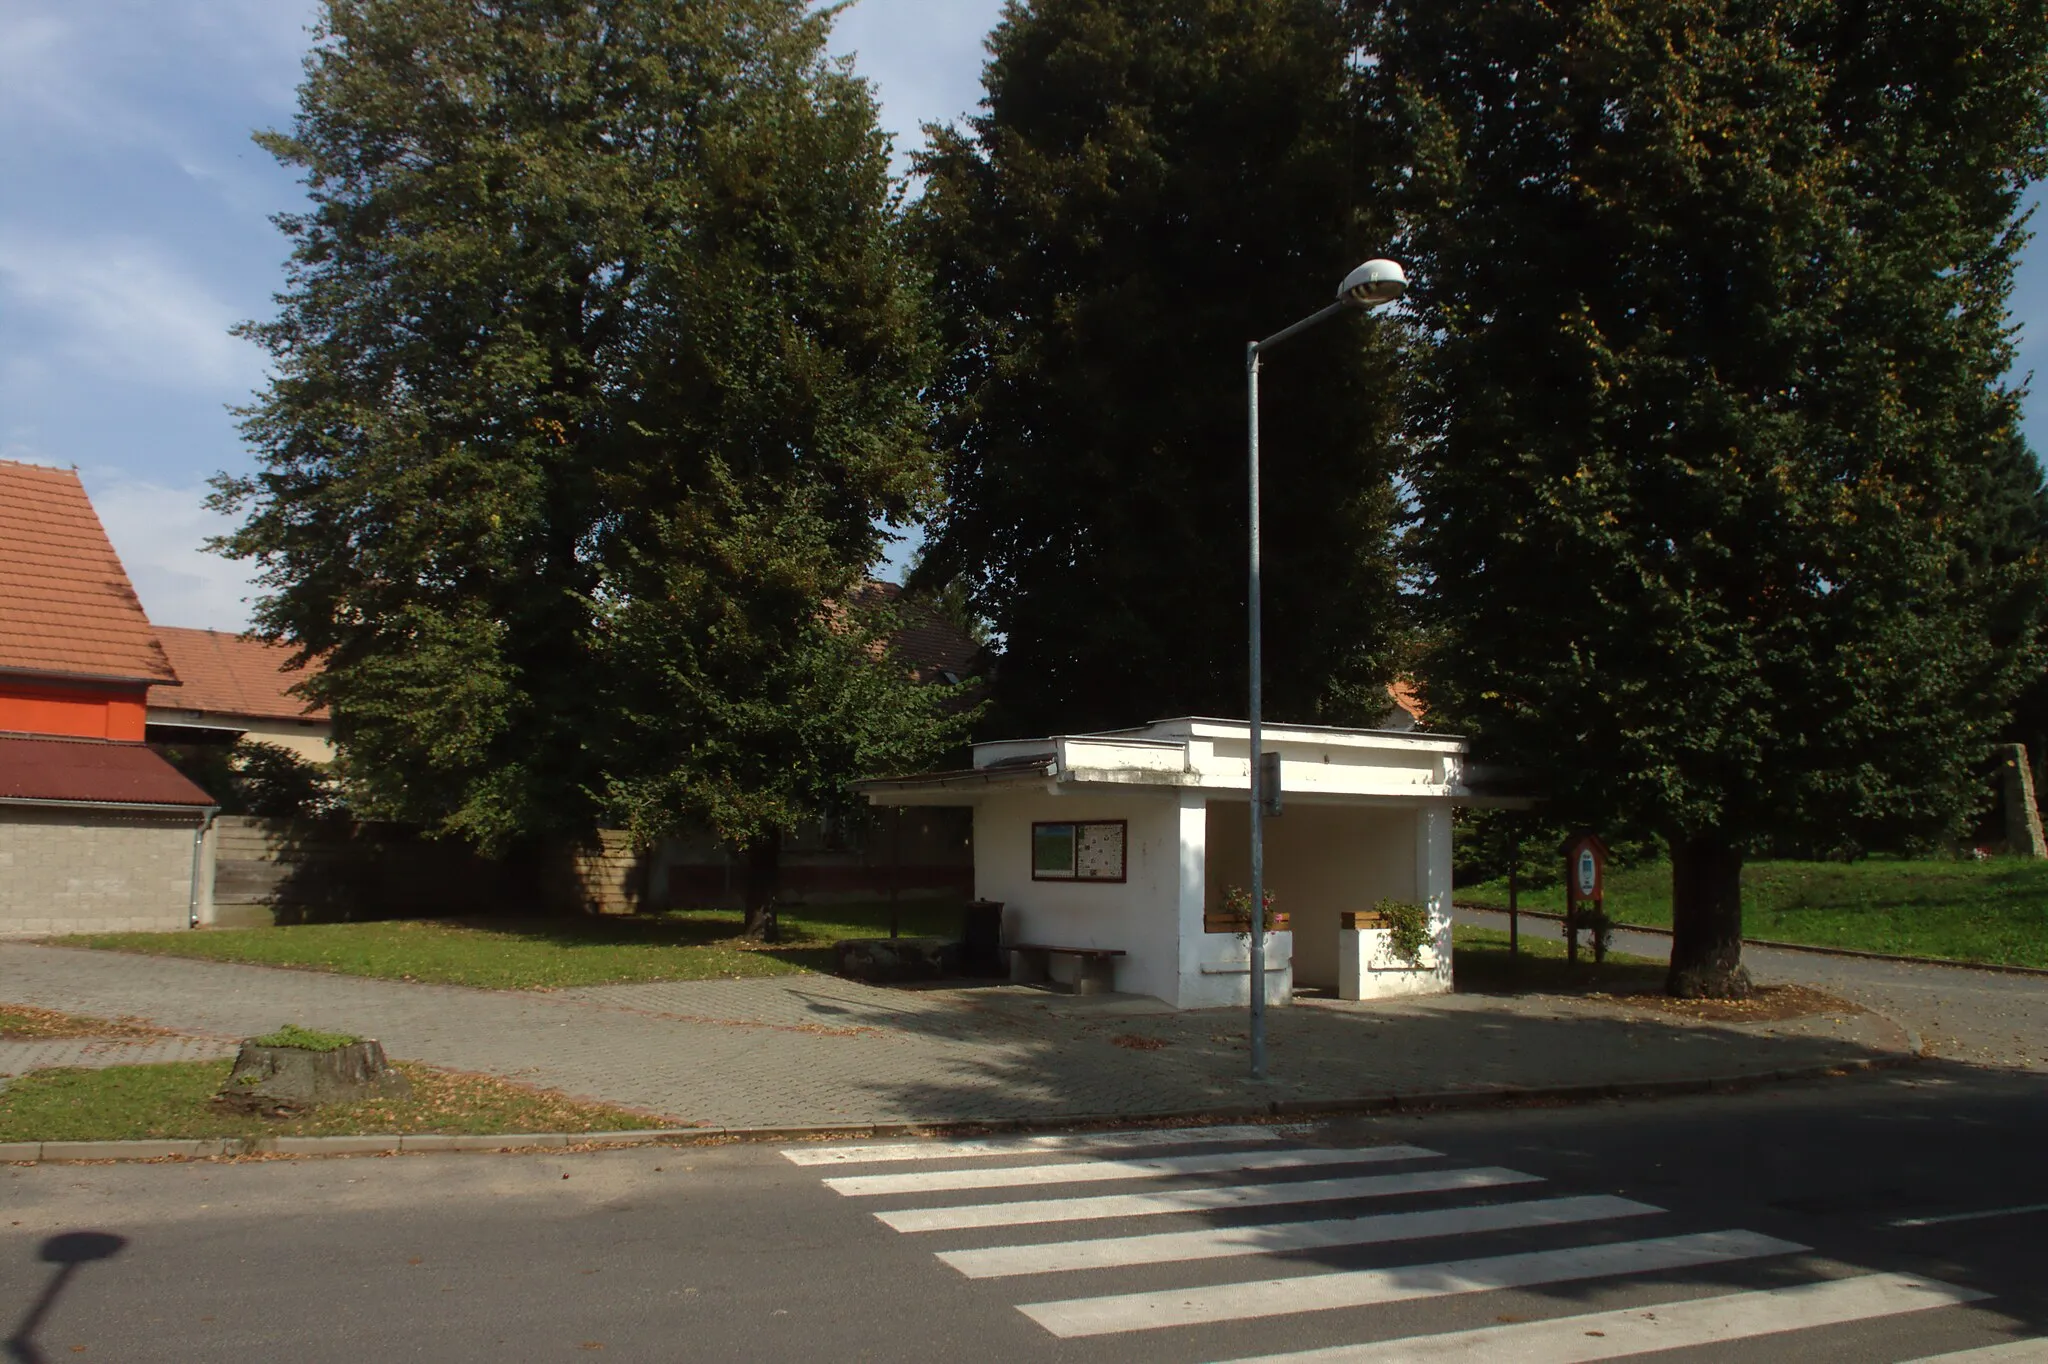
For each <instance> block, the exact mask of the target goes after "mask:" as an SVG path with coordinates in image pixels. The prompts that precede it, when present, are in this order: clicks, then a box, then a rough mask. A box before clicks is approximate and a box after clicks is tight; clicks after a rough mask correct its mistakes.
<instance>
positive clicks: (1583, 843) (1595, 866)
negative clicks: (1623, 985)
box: [1559, 829, 1607, 962]
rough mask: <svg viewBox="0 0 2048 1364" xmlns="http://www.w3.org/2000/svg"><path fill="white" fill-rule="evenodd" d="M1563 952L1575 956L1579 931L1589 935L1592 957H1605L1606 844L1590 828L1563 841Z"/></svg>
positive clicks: (1561, 850) (1567, 955)
mask: <svg viewBox="0 0 2048 1364" xmlns="http://www.w3.org/2000/svg"><path fill="white" fill-rule="evenodd" d="M1559 851H1560V852H1562V853H1563V854H1564V955H1565V960H1567V961H1577V960H1578V959H1579V930H1580V929H1581V928H1585V929H1588V930H1590V931H1591V932H1592V934H1593V960H1594V961H1596V962H1597V961H1605V960H1606V959H1607V933H1606V931H1605V927H1606V922H1607V909H1606V900H1607V844H1606V843H1605V842H1603V841H1602V840H1601V838H1600V835H1598V834H1596V833H1594V832H1593V831H1592V830H1590V829H1581V830H1579V831H1578V832H1577V833H1575V834H1573V835H1572V836H1571V837H1569V838H1567V839H1566V840H1565V841H1564V845H1563V847H1561V848H1560V849H1559Z"/></svg>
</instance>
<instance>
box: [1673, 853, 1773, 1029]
mask: <svg viewBox="0 0 2048 1364" xmlns="http://www.w3.org/2000/svg"><path fill="white" fill-rule="evenodd" d="M1671 930H1672V932H1671V974H1670V975H1669V976H1668V977H1667V978H1666V979H1665V982H1664V988H1665V990H1666V991H1668V992H1669V993H1670V994H1673V995H1675V996H1677V997H1678V998H1680V999H1744V998H1747V997H1748V995H1749V993H1750V990H1751V988H1752V987H1751V985H1750V979H1749V971H1748V969H1747V968H1746V967H1744V966H1743V964H1742V853H1741V851H1740V850H1739V849H1737V848H1734V847H1731V846H1730V845H1729V844H1728V842H1727V841H1726V840H1725V839H1722V838H1720V837H1718V836H1716V835H1713V834H1708V835H1706V836H1705V837H1701V838H1692V839H1686V840H1683V841H1674V842H1673V843H1672V845H1671Z"/></svg>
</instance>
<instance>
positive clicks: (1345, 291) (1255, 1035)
mask: <svg viewBox="0 0 2048 1364" xmlns="http://www.w3.org/2000/svg"><path fill="white" fill-rule="evenodd" d="M1407 289H1408V276H1407V275H1406V274H1405V273H1403V271H1402V269H1401V267H1400V266H1399V265H1397V264H1395V263H1394V262H1393V261H1390V260H1369V261H1367V262H1366V263H1365V264H1363V265H1361V266H1359V267H1358V268H1357V269H1356V270H1353V271H1352V272H1351V273H1350V274H1348V275H1346V276H1345V277H1344V282H1343V283H1342V284H1340V285H1338V286H1337V301H1336V302H1335V303H1332V304H1331V305H1330V306H1329V307H1327V308H1324V309H1323V310H1322V311H1321V312H1318V313H1315V314H1313V315H1312V316H1309V317H1304V318H1303V319H1302V320H1301V321H1299V322H1297V323H1295V324H1294V325H1293V326H1291V327H1289V328H1287V329H1286V330H1285V331H1279V332H1275V333H1274V334H1273V335H1271V336H1269V337H1267V338H1266V339H1265V340H1263V341H1254V342H1252V343H1251V344H1250V345H1248V346H1246V347H1245V350H1244V372H1245V384H1246V389H1247V393H1246V399H1247V401H1246V407H1247V410H1248V412H1249V415H1250V427H1251V429H1250V439H1249V442H1248V448H1249V458H1248V460H1247V465H1248V467H1249V471H1250V476H1251V500H1250V505H1251V585H1250V588H1249V590H1248V592H1247V599H1248V602H1249V613H1250V621H1249V624H1250V627H1251V628H1250V634H1251V696H1250V703H1251V704H1250V710H1251V717H1250V718H1251V798H1252V905H1251V918H1252V1018H1251V1034H1252V1035H1251V1045H1252V1078H1253V1079H1254V1080H1263V1079H1265V1078H1266V818H1265V816H1266V802H1267V800H1268V799H1269V798H1270V796H1271V795H1272V794H1273V793H1271V792H1269V791H1267V790H1266V789H1265V786H1264V783H1263V781H1262V779H1261V776H1260V768H1261V766H1262V761H1261V760H1262V758H1263V756H1264V732H1265V722H1264V715H1263V710H1262V703H1263V701H1264V691H1265V687H1264V674H1263V663H1262V654H1263V645H1264V640H1263V638H1262V636H1261V634H1260V625H1259V596H1260V581H1261V580H1260V570H1259V359H1260V357H1261V356H1263V355H1264V354H1265V353H1266V352H1267V351H1268V350H1270V349H1272V348H1273V347H1274V346H1277V345H1279V344H1280V343H1281V342H1282V341H1286V340H1288V339H1289V338H1291V337H1294V336H1298V335H1300V334H1301V333H1302V332H1305V331H1307V330H1308V329H1309V328H1310V327H1313V326H1315V325H1316V324H1317V323H1319V322H1327V321H1328V320H1329V319H1331V318H1333V317H1335V316H1337V315H1338V314H1339V313H1348V312H1354V311H1361V312H1362V311H1364V310H1366V309H1369V308H1377V307H1379V306H1380V305H1382V304H1385V303H1392V302H1393V301H1394V300H1395V299H1397V298H1399V297H1400V296H1401V295H1402V294H1403V293H1405V292H1407Z"/></svg>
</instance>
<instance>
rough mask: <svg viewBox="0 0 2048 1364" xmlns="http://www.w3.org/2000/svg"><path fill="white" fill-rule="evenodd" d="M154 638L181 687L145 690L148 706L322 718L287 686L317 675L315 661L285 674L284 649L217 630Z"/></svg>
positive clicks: (168, 631)
mask: <svg viewBox="0 0 2048 1364" xmlns="http://www.w3.org/2000/svg"><path fill="white" fill-rule="evenodd" d="M156 637H157V639H158V640H159V641H160V642H161V643H162V644H163V646H164V652H165V653H166V654H168V655H170V659H171V666H172V667H174V668H176V669H177V670H178V681H179V682H180V683H181V684H183V685H181V686H179V687H178V688H177V690H175V691H172V690H169V689H160V688H156V687H152V688H150V691H149V704H150V705H152V706H161V707H164V708H165V709H167V710H197V711H206V712H210V713H212V714H217V715H240V716H246V717H248V718H250V719H263V720H325V719H326V718H327V708H326V707H325V706H317V707H316V706H310V705H308V703H307V702H306V700H305V698H303V697H298V696H293V695H291V694H290V688H292V687H295V686H297V685H298V684H299V683H300V682H303V681H304V680H305V679H307V678H309V677H311V676H313V675H314V674H316V673H318V672H319V671H320V662H319V660H318V659H315V660H313V661H312V662H309V663H308V664H306V666H305V667H304V668H303V669H301V670H300V671H297V672H286V671H284V665H285V661H286V660H287V659H289V658H290V657H291V656H292V649H291V648H290V646H288V645H283V644H269V643H266V642H264V641H263V640H260V639H250V638H248V637H246V636H243V635H231V634H227V633H225V632H223V631H220V630H186V629H179V628H177V627H174V626H168V625H166V626H159V627H158V629H157V632H156Z"/></svg>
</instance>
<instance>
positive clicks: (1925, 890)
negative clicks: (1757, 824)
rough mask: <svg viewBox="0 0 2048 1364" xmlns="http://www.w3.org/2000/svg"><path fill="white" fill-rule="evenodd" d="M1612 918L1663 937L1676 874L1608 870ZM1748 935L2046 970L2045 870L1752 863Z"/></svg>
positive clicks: (1656, 868) (1552, 898)
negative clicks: (1643, 926)
mask: <svg viewBox="0 0 2048 1364" xmlns="http://www.w3.org/2000/svg"><path fill="white" fill-rule="evenodd" d="M1563 895H1564V891H1563V887H1561V886H1550V887H1548V888H1547V889H1544V890H1540V891H1529V890H1524V891H1523V892H1522V896H1521V903H1522V907H1523V908H1525V909H1544V910H1551V911H1553V912H1555V911H1558V910H1561V909H1562V908H1563ZM1457 898H1458V902H1459V903H1460V904H1469V905H1473V906H1475V907H1476V906H1486V907H1491V908H1499V909H1505V908H1506V907H1507V902H1508V892H1507V883H1506V882H1505V881H1488V882H1486V883H1484V884H1481V885H1476V886H1467V887H1462V888H1461V889H1460V890H1459V891H1458V897H1457ZM1607 912H1608V914H1609V915H1611V916H1612V917H1613V918H1614V919H1616V920H1617V921H1619V922H1621V923H1631V924H1647V925H1650V926H1653V927H1662V928H1668V927H1669V926H1670V924H1671V867H1670V864H1669V863H1664V862H1655V863H1649V864H1646V865H1643V866H1639V867H1625V868H1615V869H1610V870H1609V872H1608V874H1607ZM1742 929H1743V932H1744V933H1745V934H1746V935H1747V936H1749V937H1753V938H1775V939H1777V940H1779V941H1781V942H1796V943H1811V944H1813V945H1814V946H1816V947H1847V948H1853V949H1856V950H1859V951H1865V952H1895V953H1898V954H1900V955H1902V956H1912V957H1939V958H1945V959H1948V960H1953V961H1986V962H1996V963H1999V964H2001V965H2007V966H2039V967H2048V862H2031V861H2022V860H2020V859H2017V858H1993V859H1992V860H1990V861H1988V862H1963V861H1945V860H1943V861H1937V860H1928V861H1905V860H1900V859H1891V858H1884V859H1879V858H1871V859H1869V860H1867V861H1863V862H1846V863H1843V862H1754V863H1751V864H1750V865H1749V866H1747V867H1745V868H1744V869H1743V873H1742Z"/></svg>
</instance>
